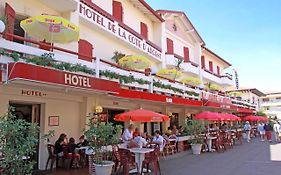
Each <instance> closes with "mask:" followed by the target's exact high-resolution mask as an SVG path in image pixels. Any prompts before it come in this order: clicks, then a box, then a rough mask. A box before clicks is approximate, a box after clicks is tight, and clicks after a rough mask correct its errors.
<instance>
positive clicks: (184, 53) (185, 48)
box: [183, 47, 190, 62]
mask: <svg viewBox="0 0 281 175" xmlns="http://www.w3.org/2000/svg"><path fill="white" fill-rule="evenodd" d="M183 55H184V62H189V61H190V58H189V48H188V47H183Z"/></svg>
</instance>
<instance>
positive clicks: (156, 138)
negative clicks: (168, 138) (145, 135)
mask: <svg viewBox="0 0 281 175" xmlns="http://www.w3.org/2000/svg"><path fill="white" fill-rule="evenodd" d="M151 143H152V144H157V145H159V147H160V151H163V148H164V146H165V145H164V138H163V137H162V136H161V135H160V131H159V130H157V131H155V136H154V137H153V139H152V142H151Z"/></svg>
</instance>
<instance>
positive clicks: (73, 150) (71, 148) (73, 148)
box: [68, 137, 80, 168]
mask: <svg viewBox="0 0 281 175" xmlns="http://www.w3.org/2000/svg"><path fill="white" fill-rule="evenodd" d="M77 148H79V146H78V145H77V144H76V143H75V139H74V138H72V137H71V138H70V139H69V143H68V156H70V157H71V158H72V159H73V161H72V167H73V168H79V167H80V166H79V161H80V160H79V159H80V155H79V154H78V150H77Z"/></svg>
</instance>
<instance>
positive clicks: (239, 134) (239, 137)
mask: <svg viewBox="0 0 281 175" xmlns="http://www.w3.org/2000/svg"><path fill="white" fill-rule="evenodd" d="M242 138H243V137H242V131H237V132H236V139H235V140H234V144H236V142H239V143H240V145H242V143H243V142H242Z"/></svg>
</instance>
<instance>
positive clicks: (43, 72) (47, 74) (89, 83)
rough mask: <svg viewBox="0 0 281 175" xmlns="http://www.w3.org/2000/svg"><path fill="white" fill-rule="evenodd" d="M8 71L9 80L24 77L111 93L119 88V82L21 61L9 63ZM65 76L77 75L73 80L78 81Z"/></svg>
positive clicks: (116, 91) (25, 78)
mask: <svg viewBox="0 0 281 175" xmlns="http://www.w3.org/2000/svg"><path fill="white" fill-rule="evenodd" d="M9 72H10V74H9V80H17V79H24V80H29V81H36V82H41V83H46V84H57V85H63V86H69V87H74V88H82V89H88V90H99V91H105V92H111V93H118V91H119V88H120V86H119V84H118V83H116V82H113V81H108V80H102V79H97V78H94V77H90V76H85V75H79V74H75V73H70V72H66V71H60V70H55V69H52V68H47V67H41V66H36V65H32V64H26V63H21V62H17V63H11V64H9ZM66 77H78V78H76V79H75V80H77V81H78V80H80V81H79V83H77V85H75V84H76V83H74V81H71V80H69V79H70V78H68V80H66Z"/></svg>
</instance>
